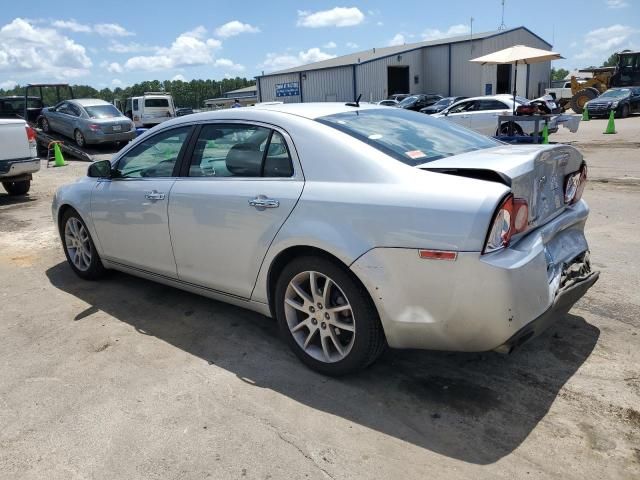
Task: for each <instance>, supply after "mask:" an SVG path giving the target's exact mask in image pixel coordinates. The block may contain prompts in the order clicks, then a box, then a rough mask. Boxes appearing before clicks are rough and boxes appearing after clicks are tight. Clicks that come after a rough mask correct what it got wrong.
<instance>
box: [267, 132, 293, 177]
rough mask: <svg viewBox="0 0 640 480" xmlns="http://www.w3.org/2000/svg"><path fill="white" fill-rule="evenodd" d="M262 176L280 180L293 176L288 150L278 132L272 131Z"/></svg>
mask: <svg viewBox="0 0 640 480" xmlns="http://www.w3.org/2000/svg"><path fill="white" fill-rule="evenodd" d="M262 176H264V177H281V178H282V177H291V176H293V164H292V163H291V155H289V148H288V147H287V142H286V141H285V139H284V137H283V136H282V135H281V134H280V133H279V132H276V131H274V132H273V134H272V135H271V141H270V142H269V148H268V149H267V156H266V157H265V160H264V168H263V172H262Z"/></svg>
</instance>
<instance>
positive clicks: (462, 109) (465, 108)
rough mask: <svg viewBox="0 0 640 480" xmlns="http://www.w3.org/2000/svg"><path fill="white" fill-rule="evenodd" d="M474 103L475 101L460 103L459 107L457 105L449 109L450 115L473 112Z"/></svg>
mask: <svg viewBox="0 0 640 480" xmlns="http://www.w3.org/2000/svg"><path fill="white" fill-rule="evenodd" d="M474 103H475V102H473V101H469V102H462V103H459V104H458V105H455V106H454V107H452V108H451V109H449V113H461V112H467V111H469V110H473V104H474Z"/></svg>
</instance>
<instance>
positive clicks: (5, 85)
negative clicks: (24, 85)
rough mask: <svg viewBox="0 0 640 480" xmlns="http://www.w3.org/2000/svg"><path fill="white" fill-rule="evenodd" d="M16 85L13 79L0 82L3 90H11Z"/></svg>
mask: <svg viewBox="0 0 640 480" xmlns="http://www.w3.org/2000/svg"><path fill="white" fill-rule="evenodd" d="M16 85H18V82H16V81H15V80H5V81H4V82H0V88H2V89H3V90H11V89H12V88H13V87H15V86H16Z"/></svg>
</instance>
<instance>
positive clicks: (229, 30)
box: [216, 20, 260, 38]
mask: <svg viewBox="0 0 640 480" xmlns="http://www.w3.org/2000/svg"><path fill="white" fill-rule="evenodd" d="M259 31H260V29H259V28H258V27H254V26H253V25H249V24H248V23H242V22H240V21H238V20H232V21H230V22H227V23H225V24H224V25H220V26H219V27H218V28H216V35H217V36H219V37H222V38H229V37H233V36H235V35H240V34H241V33H258V32H259Z"/></svg>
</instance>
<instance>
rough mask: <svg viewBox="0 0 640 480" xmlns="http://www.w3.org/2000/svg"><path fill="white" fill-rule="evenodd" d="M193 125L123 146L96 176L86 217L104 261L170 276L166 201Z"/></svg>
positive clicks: (172, 268)
mask: <svg viewBox="0 0 640 480" xmlns="http://www.w3.org/2000/svg"><path fill="white" fill-rule="evenodd" d="M192 128H193V127H191V126H181V127H174V128H169V129H165V130H162V131H160V132H158V133H156V134H155V135H151V136H149V137H147V138H146V139H145V140H144V141H142V142H139V143H137V144H136V145H135V146H134V147H133V148H131V149H129V150H127V151H126V152H125V153H124V154H123V155H122V156H121V157H120V158H119V159H118V161H117V164H116V165H115V175H114V178H112V179H105V180H99V181H98V182H97V184H96V187H95V188H94V190H93V192H92V195H91V216H92V219H93V223H94V226H95V229H96V233H97V236H98V241H99V242H100V246H101V248H102V255H103V257H104V258H105V259H106V260H109V261H113V262H117V263H121V264H124V265H128V266H131V267H135V268H139V269H142V270H145V271H148V272H153V273H156V274H160V275H164V276H168V277H173V278H175V277H176V264H175V260H174V258H173V250H172V247H171V239H170V236H169V219H168V215H167V205H168V203H169V199H170V196H171V188H172V186H173V185H174V183H175V179H176V178H175V177H176V173H177V165H178V159H179V158H181V155H183V154H184V150H185V148H186V144H187V138H188V136H189V134H190V133H191V130H192Z"/></svg>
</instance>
